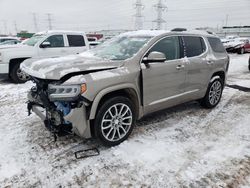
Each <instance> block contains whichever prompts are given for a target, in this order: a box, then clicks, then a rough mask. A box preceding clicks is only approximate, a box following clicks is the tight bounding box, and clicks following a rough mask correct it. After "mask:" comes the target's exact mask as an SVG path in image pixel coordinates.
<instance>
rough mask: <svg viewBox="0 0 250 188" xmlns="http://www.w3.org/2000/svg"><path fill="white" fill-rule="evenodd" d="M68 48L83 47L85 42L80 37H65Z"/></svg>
mask: <svg viewBox="0 0 250 188" xmlns="http://www.w3.org/2000/svg"><path fill="white" fill-rule="evenodd" d="M67 38H68V41H69V46H70V47H79V46H85V41H84V38H83V36H82V35H67Z"/></svg>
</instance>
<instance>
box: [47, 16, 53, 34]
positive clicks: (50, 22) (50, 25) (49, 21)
mask: <svg viewBox="0 0 250 188" xmlns="http://www.w3.org/2000/svg"><path fill="white" fill-rule="evenodd" d="M51 15H52V14H51V13H47V16H48V19H47V21H48V23H49V30H52V19H51Z"/></svg>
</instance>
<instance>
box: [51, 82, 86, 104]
mask: <svg viewBox="0 0 250 188" xmlns="http://www.w3.org/2000/svg"><path fill="white" fill-rule="evenodd" d="M86 90H87V86H86V84H81V85H52V84H49V86H48V93H49V99H50V101H74V100H76V99H77V98H78V97H79V96H80V95H81V94H82V93H84V92H85V91H86Z"/></svg>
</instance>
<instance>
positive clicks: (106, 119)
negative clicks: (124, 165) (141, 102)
mask: <svg viewBox="0 0 250 188" xmlns="http://www.w3.org/2000/svg"><path fill="white" fill-rule="evenodd" d="M111 115H112V116H113V117H112V116H111ZM122 118H124V119H122ZM134 123H135V109H134V106H133V104H132V102H131V101H130V100H129V99H128V98H126V97H122V96H117V97H114V98H111V99H109V100H107V101H106V102H104V103H103V104H102V106H101V107H100V108H99V110H98V112H97V115H96V118H95V121H94V129H95V135H96V136H97V138H98V139H99V140H100V141H101V142H102V144H103V145H105V146H115V145H118V144H120V143H121V142H123V141H124V140H126V139H127V138H128V137H129V135H130V134H131V132H132V130H133V128H134Z"/></svg>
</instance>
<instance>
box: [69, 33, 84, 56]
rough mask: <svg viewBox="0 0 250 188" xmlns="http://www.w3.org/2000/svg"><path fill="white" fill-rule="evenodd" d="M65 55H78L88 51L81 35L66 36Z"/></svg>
mask: <svg viewBox="0 0 250 188" xmlns="http://www.w3.org/2000/svg"><path fill="white" fill-rule="evenodd" d="M66 40H67V47H66V49H67V52H66V53H67V54H79V53H81V52H84V51H86V50H87V49H88V47H87V44H88V43H87V41H86V39H85V37H84V36H83V35H74V34H67V35H66Z"/></svg>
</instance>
